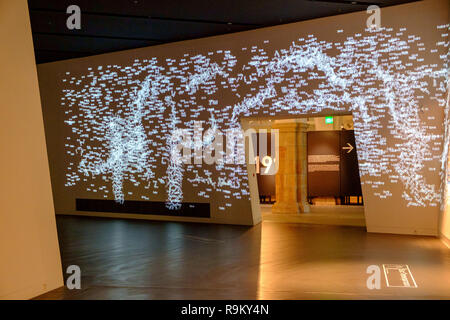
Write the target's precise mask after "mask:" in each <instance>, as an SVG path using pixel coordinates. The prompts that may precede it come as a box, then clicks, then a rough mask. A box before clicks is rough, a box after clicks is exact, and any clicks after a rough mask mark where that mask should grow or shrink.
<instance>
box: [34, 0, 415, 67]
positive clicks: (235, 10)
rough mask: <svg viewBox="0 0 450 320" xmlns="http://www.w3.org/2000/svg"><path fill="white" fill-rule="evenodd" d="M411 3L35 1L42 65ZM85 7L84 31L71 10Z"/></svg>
mask: <svg viewBox="0 0 450 320" xmlns="http://www.w3.org/2000/svg"><path fill="white" fill-rule="evenodd" d="M405 2H411V0H357V1H347V0H345V1H341V0H328V1H324V0H225V1H224V0H210V1H208V0H57V1H56V0H29V1H28V4H29V9H30V19H31V27H32V32H33V41H34V49H35V55H36V62H37V63H43V62H50V61H57V60H63V59H70V58H77V57H85V56H89V55H95V54H99V53H105V52H111V51H118V50H124V49H131V48H138V47H146V46H151V45H156V44H161V43H166V42H172V41H179V40H186V39H194V38H200V37H206V36H212V35H219V34H225V33H230V32H236V31H243V30H249V29H255V28H261V27H267V26H273V25H277V24H283V23H289V22H295V21H302V20H308V19H313V18H319V17H326V16H332V15H336V14H341V13H347V12H353V11H361V10H366V9H367V6H368V5H370V4H377V5H379V6H380V7H383V6H388V5H394V4H400V3H405ZM73 4H76V5H78V6H79V7H80V8H81V30H69V29H68V28H67V27H66V19H67V17H68V16H69V14H67V13H66V9H67V7H68V6H69V5H73Z"/></svg>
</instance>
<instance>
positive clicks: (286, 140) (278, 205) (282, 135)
mask: <svg viewBox="0 0 450 320" xmlns="http://www.w3.org/2000/svg"><path fill="white" fill-rule="evenodd" d="M273 128H274V129H278V130H279V152H278V156H277V161H278V172H277V173H276V176H275V180H276V187H275V188H276V189H275V190H276V191H275V192H276V202H275V204H274V205H273V207H272V213H298V212H299V207H298V202H297V123H295V122H286V123H275V124H274V126H273Z"/></svg>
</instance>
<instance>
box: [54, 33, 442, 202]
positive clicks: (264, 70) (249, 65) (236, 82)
mask: <svg viewBox="0 0 450 320" xmlns="http://www.w3.org/2000/svg"><path fill="white" fill-rule="evenodd" d="M437 28H438V30H439V31H441V34H442V37H443V38H442V39H443V41H442V42H439V43H437V44H436V47H433V48H426V47H425V45H424V43H423V42H421V39H420V38H419V37H416V36H414V35H408V34H406V29H405V28H403V29H400V30H397V31H394V30H392V29H386V28H385V29H382V30H379V31H370V32H367V34H366V35H364V36H363V35H362V34H355V35H353V36H349V37H347V38H346V39H345V40H344V41H342V42H327V41H321V40H319V39H317V38H316V37H314V36H313V35H309V36H308V37H306V38H300V39H298V40H297V41H296V42H293V43H292V44H291V45H290V46H289V47H288V48H286V49H279V50H273V49H272V50H270V42H269V41H268V40H266V41H264V44H263V45H262V47H258V46H256V45H255V46H252V47H249V48H241V52H235V53H232V52H231V50H224V51H223V50H217V51H214V52H208V53H206V54H205V55H203V54H197V55H193V56H191V55H189V54H185V55H184V56H183V57H182V58H177V59H175V58H167V59H165V61H158V60H157V59H156V58H152V59H136V60H135V61H134V63H132V64H131V65H129V66H119V65H106V66H99V67H96V68H95V69H93V68H89V70H88V71H87V73H86V74H83V75H79V76H73V75H71V74H70V73H69V72H67V73H66V79H64V80H63V81H64V82H65V83H64V90H63V97H62V101H61V104H62V107H63V108H64V110H65V113H66V121H65V122H66V124H67V125H68V126H69V128H70V130H71V131H70V133H69V134H68V137H67V143H66V151H67V154H68V156H69V157H70V158H71V159H72V160H73V161H71V162H70V165H69V166H68V172H67V182H66V186H74V185H75V184H77V183H83V184H85V185H86V190H87V191H89V192H102V193H103V196H104V197H105V198H108V197H110V196H109V195H108V193H109V190H110V188H109V187H108V186H109V185H112V192H113V197H114V199H116V200H117V201H119V202H122V201H124V199H126V198H127V197H130V198H132V197H133V195H136V194H138V195H139V196H140V197H141V198H142V199H145V200H152V199H156V200H160V198H161V197H164V198H165V199H166V201H167V205H168V208H171V209H177V208H179V207H180V205H181V202H182V201H183V198H184V196H183V190H186V188H188V189H190V190H194V191H195V194H194V196H195V197H198V198H203V199H210V198H211V197H212V196H214V201H215V202H216V203H217V206H218V208H219V209H220V210H225V209H226V207H231V203H232V202H233V201H235V200H234V199H238V200H239V199H248V196H249V187H248V177H247V171H246V167H245V165H242V164H240V165H239V164H230V163H218V164H217V163H216V164H214V165H205V164H204V163H203V164H197V163H193V164H183V163H182V162H181V161H179V159H177V157H178V156H179V155H178V153H177V150H176V146H177V144H178V143H179V141H174V139H173V137H174V136H175V135H174V134H173V133H174V131H176V130H179V129H186V128H187V129H192V130H193V128H194V125H195V123H198V122H199V121H203V123H204V126H203V127H204V128H205V130H206V129H208V128H211V129H212V130H210V131H209V132H213V131H214V130H215V129H217V130H221V131H226V130H229V129H236V128H240V123H239V119H241V118H243V117H251V116H259V117H264V116H267V117H270V116H294V115H306V114H308V115H311V114H319V113H323V112H351V113H352V114H353V120H354V126H355V135H356V141H357V149H358V161H359V167H360V174H361V181H362V183H364V184H366V185H369V186H370V187H371V190H373V194H374V195H375V196H377V197H379V198H381V199H384V198H387V197H390V196H392V190H391V187H392V185H395V184H402V185H403V190H404V191H403V194H402V195H401V196H402V197H403V198H404V199H405V201H406V204H407V205H408V206H427V205H433V206H436V205H438V203H439V201H440V192H441V190H440V189H439V186H438V187H436V186H435V185H434V184H433V183H429V182H427V180H426V178H425V174H424V168H428V169H429V170H433V168H434V169H435V170H440V169H441V168H439V161H440V160H441V158H442V157H443V155H442V149H443V145H442V144H443V141H444V137H443V135H442V133H441V129H439V128H437V127H436V124H433V121H434V120H435V119H430V118H429V117H428V118H427V114H428V112H429V111H431V110H430V109H429V108H430V107H428V104H430V103H434V104H435V105H437V106H439V108H445V107H447V109H448V98H447V75H448V71H447V65H446V63H445V61H446V58H447V56H446V54H445V55H439V52H440V51H445V52H447V51H448V42H447V41H445V40H444V39H447V38H448V34H447V33H446V32H448V25H443V26H438V27H437ZM338 33H341V30H339V31H338ZM150 52H151V49H150ZM234 54H235V55H236V56H235V55H234ZM425 54H427V55H431V56H432V57H435V58H436V59H435V60H434V61H436V60H437V61H438V62H439V63H435V64H426V63H425V62H424V58H422V56H424V55H425ZM241 56H244V57H246V58H239V59H238V58H237V57H241ZM431 61H433V60H431ZM433 108H434V107H433ZM447 121H448V120H447ZM208 134H209V133H208ZM207 140H208V139H205V138H204V137H200V139H197V140H196V139H195V137H194V141H193V143H194V144H201V146H202V147H203V148H204V147H207V145H208V143H210V142H205V141H207ZM394 140H395V141H396V143H395V144H392V143H391V144H388V142H387V141H394ZM75 163H76V164H75ZM434 163H437V164H438V165H437V166H436V165H434ZM99 180H100V181H99ZM126 190H127V191H126ZM190 194H192V192H190Z"/></svg>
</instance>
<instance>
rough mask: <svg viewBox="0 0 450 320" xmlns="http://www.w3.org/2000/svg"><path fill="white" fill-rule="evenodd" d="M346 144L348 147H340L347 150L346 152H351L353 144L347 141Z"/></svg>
mask: <svg viewBox="0 0 450 320" xmlns="http://www.w3.org/2000/svg"><path fill="white" fill-rule="evenodd" d="M347 145H348V147H342V149H344V150H348V151H347V153H350V152H352V150H353V146H352V145H351V144H350V143H348V142H347Z"/></svg>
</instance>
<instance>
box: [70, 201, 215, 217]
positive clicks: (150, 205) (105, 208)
mask: <svg viewBox="0 0 450 320" xmlns="http://www.w3.org/2000/svg"><path fill="white" fill-rule="evenodd" d="M75 201H76V210H77V211H91V212H112V213H135V214H149V215H161V216H165V215H170V216H175V217H195V218H210V217H211V215H210V206H209V203H187V202H184V203H182V204H181V208H180V209H179V210H169V209H167V208H166V203H165V202H163V201H125V202H124V203H118V202H116V201H114V200H98V199H76V200H75Z"/></svg>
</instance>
